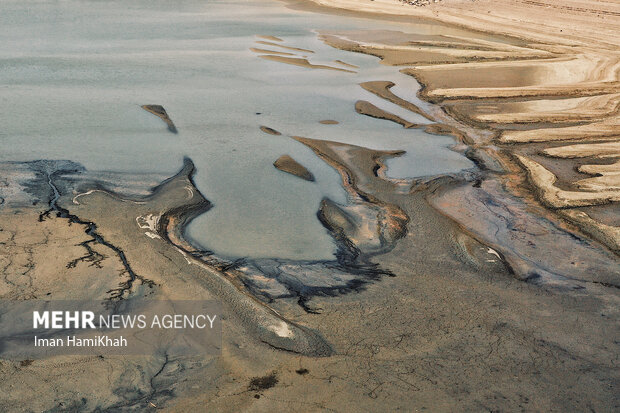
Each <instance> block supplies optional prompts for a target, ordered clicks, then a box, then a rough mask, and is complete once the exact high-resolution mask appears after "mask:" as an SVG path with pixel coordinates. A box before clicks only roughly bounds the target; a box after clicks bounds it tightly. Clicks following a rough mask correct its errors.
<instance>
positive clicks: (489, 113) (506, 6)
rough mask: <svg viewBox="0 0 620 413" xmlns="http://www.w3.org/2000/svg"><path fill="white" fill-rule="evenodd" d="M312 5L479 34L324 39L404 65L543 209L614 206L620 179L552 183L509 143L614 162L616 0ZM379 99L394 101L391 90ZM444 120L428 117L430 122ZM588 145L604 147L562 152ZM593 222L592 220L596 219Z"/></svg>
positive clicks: (619, 57)
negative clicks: (521, 180) (521, 178)
mask: <svg viewBox="0 0 620 413" xmlns="http://www.w3.org/2000/svg"><path fill="white" fill-rule="evenodd" d="M309 3H314V4H318V5H320V6H327V7H331V8H333V10H335V12H336V13H340V12H342V13H358V14H359V13H361V14H364V13H367V14H366V16H369V17H370V16H374V17H376V18H386V19H395V20H398V21H406V20H407V18H411V17H421V18H428V19H432V20H437V21H440V22H443V23H449V24H455V25H458V26H461V27H464V28H468V29H473V30H478V31H480V32H486V33H488V34H489V36H487V37H485V38H484V40H482V39H478V37H480V36H479V35H477V36H474V37H475V39H465V38H461V36H438V35H432V34H427V35H419V34H408V33H402V32H395V31H363V32H360V31H352V32H325V33H321V38H322V39H323V40H324V41H325V42H326V43H328V44H330V45H332V46H334V47H338V48H341V49H344V50H350V51H355V52H361V53H366V54H370V55H374V56H377V57H379V58H381V59H382V63H384V64H389V65H398V66H406V67H404V68H403V69H402V70H401V71H402V72H403V73H405V74H408V75H411V76H414V77H415V78H416V79H417V80H418V81H419V82H420V84H421V85H422V90H421V91H420V93H419V95H420V97H421V98H422V99H425V100H427V101H429V102H432V103H437V104H439V105H441V106H442V107H443V108H444V110H445V111H446V113H448V114H449V115H451V116H453V117H454V118H455V119H457V120H458V121H460V123H461V125H466V126H467V127H468V128H473V129H468V130H467V134H466V135H468V137H467V138H466V139H463V141H464V142H467V143H468V144H470V145H472V146H473V147H476V148H477V153H478V154H479V156H482V157H485V158H486V159H487V160H491V162H493V163H494V164H499V165H503V166H504V167H507V168H508V169H509V170H511V173H515V174H519V175H523V174H524V172H526V173H527V177H529V180H530V184H531V185H533V186H534V188H535V189H536V191H535V193H537V194H538V195H540V196H541V197H542V198H541V202H542V203H543V204H544V205H547V206H552V207H553V208H567V207H577V206H588V207H591V206H595V205H600V204H602V203H603V204H604V203H608V202H616V200H617V197H616V194H617V193H616V187H617V177H616V175H615V174H606V175H603V176H599V177H585V176H584V177H583V178H582V179H575V176H574V171H570V170H569V169H564V170H565V171H570V173H568V174H566V176H564V175H562V176H556V175H555V174H554V173H553V172H551V171H549V170H547V168H545V167H544V166H543V165H541V164H540V163H538V162H536V161H535V160H532V159H529V157H528V156H527V155H524V153H525V152H527V149H526V148H524V147H520V146H514V145H513V144H516V143H520V144H534V143H536V144H545V143H546V144H547V145H548V146H552V144H553V146H554V147H553V148H549V150H550V151H551V152H549V154H561V153H565V154H570V155H567V156H570V157H572V158H577V157H586V156H590V157H594V158H597V157H598V158H602V157H616V156H617V155H616V154H617V150H616V149H615V146H616V145H615V144H614V143H611V144H609V143H607V142H608V141H611V142H617V141H618V139H619V136H620V120H619V119H620V117H619V116H618V111H619V102H620V99H619V98H618V96H619V94H620V80H619V78H618V76H619V73H620V47H619V45H620V19H619V18H618V17H619V16H620V3H617V2H611V1H596V0H585V1H579V2H578V1H575V0H569V1H559V0H541V1H529V0H503V1H499V2H497V1H491V0H479V1H476V2H471V1H466V0H444V1H441V2H438V3H434V4H431V5H429V6H426V7H415V6H411V5H407V4H404V3H402V2H399V1H397V0H374V1H370V0H361V1H353V0H311V1H310V2H309ZM306 4H307V3H306ZM298 6H299V5H298ZM299 7H303V5H301V6H299ZM502 36H503V37H502ZM363 86H364V85H363ZM367 86H368V85H366V87H367ZM381 86H383V85H380V84H376V85H372V84H371V87H372V89H374V92H373V93H375V94H378V93H377V91H378V88H380V87H381ZM378 95H379V96H381V97H383V98H384V99H386V100H390V101H392V102H394V98H393V97H392V96H389V95H387V94H386V93H385V91H383V92H381V94H378ZM394 103H397V102H394ZM397 104H399V103H397ZM400 105H401V106H404V105H403V104H402V102H400ZM410 110H411V109H410ZM438 114H439V113H437V112H434V113H433V114H432V115H433V117H435V120H438V119H436V116H437V115H438ZM445 122H446V120H445V119H444V123H445ZM524 125H527V127H524ZM451 126H453V127H455V126H456V125H454V124H451ZM459 129H461V130H462V131H464V130H465V129H463V128H461V127H459ZM476 129H478V130H481V129H484V130H486V131H489V132H491V133H492V136H494V137H495V144H496V145H497V146H499V149H500V150H499V151H498V150H497V149H496V148H493V147H487V146H482V145H483V144H486V143H487V140H486V138H485V139H480V137H479V136H477V135H478V133H477V132H476ZM586 139H587V140H590V141H603V143H601V145H592V144H588V145H580V146H570V147H568V148H566V149H561V147H557V143H562V142H564V141H572V142H569V143H571V144H575V143H578V142H580V141H583V140H586ZM543 149H544V147H543ZM580 150H581V151H583V152H581V153H580V152H579V151H580ZM483 153H486V155H482V154H483ZM510 153H513V154H518V159H519V162H518V163H516V166H518V167H519V168H521V169H518V168H517V169H512V167H511V166H510V164H511V163H512V159H516V158H511V157H510V156H504V154H510ZM565 157H566V156H565ZM492 159H494V160H492ZM577 166H579V165H576V167H577ZM577 171H579V169H577ZM556 180H557V183H556ZM513 182H517V180H516V179H515V180H513ZM556 185H560V186H561V187H562V189H560V188H559V187H556ZM512 187H513V188H515V186H514V185H512ZM569 188H570V189H569ZM519 191H520V190H518V191H517V192H519ZM571 216H572V215H571V214H562V218H563V219H569V220H572V218H571ZM575 216H577V215H575ZM597 217H598V214H593V215H592V220H593V221H594V220H595V219H598V218H597ZM586 222H589V221H586V220H583V219H579V220H575V221H574V222H573V223H574V224H575V225H577V226H579V227H580V228H582V230H584V232H586V233H588V234H590V235H591V234H593V233H598V234H601V233H602V232H604V231H606V230H607V229H606V228H607V227H604V226H602V227H600V228H598V229H597V230H596V231H593V230H590V229H589V228H586V227H584V223H586ZM601 224H602V222H601ZM613 234H615V230H613V228H611V229H610V232H609V234H608V236H601V237H598V239H599V240H601V241H602V242H604V243H605V244H606V245H608V246H610V247H612V246H613V245H614V243H613V242H612V243H609V242H608V240H609V239H612V238H613V237H614V236H617V235H613Z"/></svg>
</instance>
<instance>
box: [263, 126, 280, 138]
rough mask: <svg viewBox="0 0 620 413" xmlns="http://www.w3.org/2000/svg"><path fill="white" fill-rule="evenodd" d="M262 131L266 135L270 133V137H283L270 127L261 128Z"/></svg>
mask: <svg viewBox="0 0 620 413" xmlns="http://www.w3.org/2000/svg"><path fill="white" fill-rule="evenodd" d="M260 130H262V131H263V132H265V133H268V134H270V135H275V136H279V135H282V134H281V133H280V132H278V131H277V130H275V129H273V128H270V127H269V126H261V127H260Z"/></svg>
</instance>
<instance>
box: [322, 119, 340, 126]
mask: <svg viewBox="0 0 620 413" xmlns="http://www.w3.org/2000/svg"><path fill="white" fill-rule="evenodd" d="M319 123H320V124H321V125H337V124H339V123H340V122H338V121H337V120H333V119H324V120H320V121H319Z"/></svg>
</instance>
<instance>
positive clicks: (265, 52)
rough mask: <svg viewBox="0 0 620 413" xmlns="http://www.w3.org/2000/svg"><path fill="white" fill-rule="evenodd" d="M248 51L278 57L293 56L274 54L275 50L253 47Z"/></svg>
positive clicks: (285, 53) (280, 53)
mask: <svg viewBox="0 0 620 413" xmlns="http://www.w3.org/2000/svg"><path fill="white" fill-rule="evenodd" d="M250 50H251V51H253V52H254V53H264V54H275V55H278V56H295V55H294V54H293V53H287V52H276V51H275V50H267V49H257V48H255V47H250Z"/></svg>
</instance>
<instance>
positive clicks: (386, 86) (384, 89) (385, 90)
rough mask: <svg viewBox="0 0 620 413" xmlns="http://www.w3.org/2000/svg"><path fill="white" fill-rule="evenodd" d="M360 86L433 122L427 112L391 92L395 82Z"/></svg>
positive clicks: (375, 82) (370, 83)
mask: <svg viewBox="0 0 620 413" xmlns="http://www.w3.org/2000/svg"><path fill="white" fill-rule="evenodd" d="M360 86H361V87H363V88H364V89H365V90H367V91H369V92H370V93H374V94H375V95H377V96H379V97H381V98H383V99H385V100H387V101H389V102H392V103H394V104H396V105H398V106H400V107H402V108H405V109H407V110H409V111H411V112H414V113H417V114H418V115H422V116H424V117H425V118H426V119H429V120H433V119H432V118H431V117H430V116H429V115H428V114H427V113H426V112H424V111H423V110H422V109H420V108H419V107H417V106H416V105H414V104H413V103H411V102H409V101H407V100H405V99H402V98H400V97H398V96H396V95H395V94H394V93H392V92H391V91H390V88H392V87H393V86H394V82H389V81H381V80H379V81H371V82H363V83H360Z"/></svg>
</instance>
